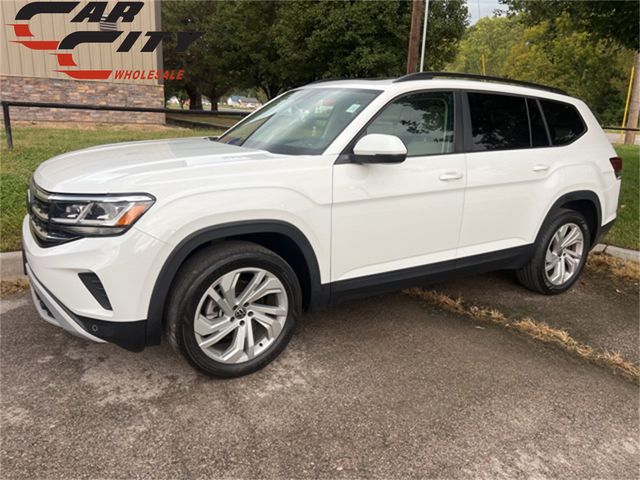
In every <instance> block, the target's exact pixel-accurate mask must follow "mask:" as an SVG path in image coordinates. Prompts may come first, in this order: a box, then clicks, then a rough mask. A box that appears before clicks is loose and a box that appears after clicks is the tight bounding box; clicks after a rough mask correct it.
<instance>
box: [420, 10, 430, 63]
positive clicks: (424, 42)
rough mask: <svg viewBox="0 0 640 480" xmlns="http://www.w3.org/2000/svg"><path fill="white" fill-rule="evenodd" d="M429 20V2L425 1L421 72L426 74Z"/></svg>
mask: <svg viewBox="0 0 640 480" xmlns="http://www.w3.org/2000/svg"><path fill="white" fill-rule="evenodd" d="M428 20H429V0H424V22H422V50H420V71H421V72H424V54H425V48H426V44H427V21H428Z"/></svg>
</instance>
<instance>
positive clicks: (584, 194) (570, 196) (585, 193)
mask: <svg viewBox="0 0 640 480" xmlns="http://www.w3.org/2000/svg"><path fill="white" fill-rule="evenodd" d="M585 200H586V201H588V202H590V203H591V204H593V206H594V207H595V211H596V218H595V221H596V225H595V229H596V231H595V234H594V235H592V238H591V239H590V240H591V245H590V246H591V247H593V246H595V244H596V241H598V239H599V238H600V236H601V235H600V234H601V231H602V205H601V203H600V197H599V196H598V194H597V193H596V192H594V191H593V190H576V191H573V192H569V193H565V194H563V195H561V196H560V197H558V198H557V199H556V201H555V202H554V203H553V204H552V205H551V208H549V210H548V211H547V214H546V215H545V217H544V219H543V220H542V223H541V224H540V226H539V228H538V234H537V235H536V244H537V243H538V240H539V239H540V235H541V233H542V227H543V226H544V224H545V223H546V222H547V221H548V220H549V218H551V216H552V215H553V214H554V213H555V212H557V211H558V210H559V209H560V208H562V206H563V205H565V204H567V203H570V202H576V201H585Z"/></svg>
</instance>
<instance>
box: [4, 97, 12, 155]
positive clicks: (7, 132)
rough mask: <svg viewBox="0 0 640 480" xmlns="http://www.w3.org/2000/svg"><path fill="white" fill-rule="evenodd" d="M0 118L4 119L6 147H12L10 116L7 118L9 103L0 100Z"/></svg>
mask: <svg viewBox="0 0 640 480" xmlns="http://www.w3.org/2000/svg"><path fill="white" fill-rule="evenodd" d="M2 119H3V120H4V133H5V135H6V136H7V147H8V148H9V150H11V149H12V148H13V134H12V133H11V118H9V104H8V103H7V102H2Z"/></svg>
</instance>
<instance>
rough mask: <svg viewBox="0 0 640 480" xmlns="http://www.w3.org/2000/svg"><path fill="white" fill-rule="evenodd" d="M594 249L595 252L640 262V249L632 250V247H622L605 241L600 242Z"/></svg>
mask: <svg viewBox="0 0 640 480" xmlns="http://www.w3.org/2000/svg"><path fill="white" fill-rule="evenodd" d="M592 251H593V252H594V253H606V254H607V255H611V256H612V257H617V258H621V259H623V260H632V261H634V262H640V251H638V250H631V249H630V248H621V247H616V246H614V245H605V244H604V243H599V244H598V245H596V246H595V248H594V249H593V250H592Z"/></svg>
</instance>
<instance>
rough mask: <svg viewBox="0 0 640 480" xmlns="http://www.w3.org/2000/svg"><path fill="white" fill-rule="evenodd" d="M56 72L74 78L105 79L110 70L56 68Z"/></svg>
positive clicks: (109, 74) (108, 75)
mask: <svg viewBox="0 0 640 480" xmlns="http://www.w3.org/2000/svg"><path fill="white" fill-rule="evenodd" d="M56 72H60V73H64V74H66V75H69V76H70V77H71V78H75V79H76V80H106V79H108V78H109V77H110V76H111V72H112V70H56Z"/></svg>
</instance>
